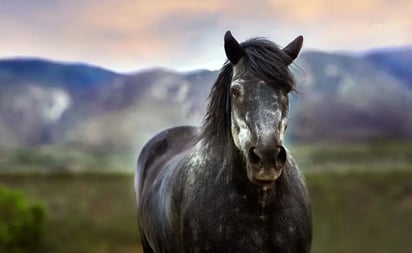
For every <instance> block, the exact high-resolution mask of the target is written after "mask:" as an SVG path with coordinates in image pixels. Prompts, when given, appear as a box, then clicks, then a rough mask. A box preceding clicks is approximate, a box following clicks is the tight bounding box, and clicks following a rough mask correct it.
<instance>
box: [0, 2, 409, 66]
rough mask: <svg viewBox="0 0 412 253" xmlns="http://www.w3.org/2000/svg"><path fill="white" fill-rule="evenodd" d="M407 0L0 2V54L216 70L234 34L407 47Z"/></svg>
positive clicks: (335, 46) (351, 46) (336, 45)
mask: <svg viewBox="0 0 412 253" xmlns="http://www.w3.org/2000/svg"><path fill="white" fill-rule="evenodd" d="M411 11H412V1H411V0H399V1H397V0H345V1H342V0H313V1H304V0H276V1H273V0H261V1H259V0H238V1H235V0H228V1H225V0H208V1H192V0H180V1H177V0H171V1H165V0H149V1H148V0H142V1H141V0H128V1H126V0H65V1H63V0H0V58H11V57H13V58H14V57H41V58H46V59H51V60H57V61H65V62H83V63H89V64H93V65H98V66H101V67H104V68H108V69H111V70H114V71H118V72H130V71H136V70H140V69H145V68H152V67H165V68H169V69H175V70H192V69H219V68H220V67H221V66H222V64H223V62H224V61H225V59H226V57H225V55H224V49H223V35H224V33H225V32H226V31H227V30H231V31H232V34H233V35H234V37H235V38H237V39H238V40H239V41H243V40H245V39H248V38H251V37H257V36H259V37H261V36H262V37H266V38H269V39H271V40H273V41H274V42H276V43H277V44H278V45H279V46H281V47H282V46H285V45H287V44H288V43H289V42H290V41H291V40H293V39H294V38H295V37H296V36H298V35H303V36H304V38H305V42H304V49H305V50H322V51H328V52H335V51H350V52H357V53H359V52H363V51H367V50H371V49H375V48H387V47H397V46H405V45H412V18H411V15H412V14H411V13H412V12H411Z"/></svg>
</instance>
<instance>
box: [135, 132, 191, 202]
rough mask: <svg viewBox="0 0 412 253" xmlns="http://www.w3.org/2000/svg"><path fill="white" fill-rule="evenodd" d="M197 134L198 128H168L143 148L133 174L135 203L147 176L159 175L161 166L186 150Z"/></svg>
mask: <svg viewBox="0 0 412 253" xmlns="http://www.w3.org/2000/svg"><path fill="white" fill-rule="evenodd" d="M198 132H199V130H198V128H197V127H193V126H178V127H174V128H169V129H166V130H164V131H162V132H160V133H158V134H157V135H155V136H154V137H153V138H152V139H150V140H149V141H148V142H147V143H146V144H145V145H144V146H143V148H142V150H141V152H140V154H139V157H138V160H137V168H136V173H135V193H136V198H137V199H136V201H137V203H138V201H139V200H138V197H139V196H140V195H141V193H142V189H143V185H144V181H145V179H146V178H147V176H148V174H157V173H159V171H158V170H160V169H161V168H162V166H161V165H162V164H164V163H166V162H167V161H168V160H170V159H172V158H173V157H174V156H176V155H178V154H179V153H181V152H182V151H184V150H185V149H187V148H188V146H190V145H191V144H192V142H194V140H195V139H196V138H197V135H198ZM151 168H157V169H151ZM138 204H139V203H138Z"/></svg>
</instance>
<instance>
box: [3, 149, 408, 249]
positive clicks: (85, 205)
mask: <svg viewBox="0 0 412 253" xmlns="http://www.w3.org/2000/svg"><path fill="white" fill-rule="evenodd" d="M292 151H293V154H294V155H295V157H297V160H298V161H299V164H300V165H301V167H302V168H303V170H304V172H305V175H306V178H307V183H308V186H309V190H310V195H311V198H312V206H313V222H314V238H313V247H312V252H313V253H326V252H327V253H368V252H374V253H388V252H396V253H409V252H410V250H411V249H412V240H411V239H410V237H411V233H412V144H408V143H406V144H402V145H398V144H391V143H385V144H384V145H380V144H379V143H378V144H373V145H371V144H362V145H351V146H344V147H342V146H340V147H339V146H324V145H318V146H315V145H300V146H296V147H295V148H294V149H292ZM42 152H43V153H41V152H37V153H35V154H34V155H33V154H30V153H28V154H26V153H19V154H17V155H16V156H14V157H13V156H11V158H12V159H10V158H8V159H9V160H5V159H3V165H4V164H8V165H9V166H8V168H9V169H7V170H4V171H5V172H6V173H0V185H5V186H7V187H9V188H13V189H18V190H20V191H22V192H23V193H24V194H25V195H26V196H27V197H28V199H29V200H30V201H36V202H37V201H40V202H42V203H43V205H44V206H45V207H46V211H47V227H46V246H47V247H46V250H47V251H46V252H53V253H83V252H84V253H129V252H134V253H136V252H140V241H139V235H138V229H137V222H136V206H135V200H134V193H133V175H132V173H129V172H123V173H114V172H113V170H111V172H110V173H104V174H103V173H96V172H97V171H98V170H97V169H95V170H92V171H93V172H89V173H85V172H81V173H72V172H73V171H72V170H71V169H69V170H68V171H70V173H69V172H67V171H66V172H63V173H62V172H58V173H48V172H50V169H46V170H44V171H42V170H41V171H40V172H37V173H27V170H26V169H25V168H24V163H30V162H32V161H37V163H35V164H34V165H35V166H42V165H50V164H52V165H53V166H55V165H59V164H60V163H61V161H60V160H59V159H62V158H60V154H59V153H58V152H55V153H50V152H49V151H47V152H45V151H42ZM77 155H78V154H77V153H75V154H70V155H65V156H64V159H63V160H64V161H66V160H67V161H72V163H71V166H74V167H76V166H80V167H84V166H86V163H82V164H80V165H76V166H75V163H74V162H75V161H79V160H76V157H77ZM50 156H51V157H52V158H53V159H52V163H50V161H48V159H49V158H50ZM72 156H73V157H72ZM48 157H49V158H48ZM110 159H111V160H113V161H115V160H116V159H118V158H115V159H112V158H110ZM84 160H85V161H89V159H84ZM9 161H12V162H13V163H12V164H11V163H10V162H9ZM0 162H1V161H0ZM73 164H74V165H73ZM95 164H96V162H93V161H92V162H91V165H95ZM1 165H2V164H1V163H0V172H2V170H1V169H2V166H1ZM10 165H19V166H21V169H19V170H17V172H18V173H11V170H10V168H11V166H10ZM106 166H108V165H107V164H106ZM128 170H129V171H130V169H125V170H123V171H128ZM22 171H25V172H24V173H21V172H22ZM57 171H59V170H57ZM104 171H106V172H107V170H104ZM46 172H47V173H46Z"/></svg>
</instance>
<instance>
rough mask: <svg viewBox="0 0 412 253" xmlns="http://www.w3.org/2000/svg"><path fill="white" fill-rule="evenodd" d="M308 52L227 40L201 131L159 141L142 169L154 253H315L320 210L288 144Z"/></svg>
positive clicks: (143, 157)
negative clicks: (314, 211) (299, 72)
mask: <svg viewBox="0 0 412 253" xmlns="http://www.w3.org/2000/svg"><path fill="white" fill-rule="evenodd" d="M302 44H303V37H302V36H298V37H297V38H296V39H294V40H293V41H292V42H290V43H289V44H288V45H287V46H286V47H284V48H283V49H280V48H279V47H278V46H277V45H276V44H275V43H273V42H271V41H270V40H268V39H265V38H259V37H258V38H252V39H249V40H246V41H245V42H242V43H239V42H238V41H237V40H236V39H235V38H234V37H233V36H232V34H231V32H230V31H227V32H226V34H225V36H224V49H225V53H226V56H227V59H228V60H227V61H226V62H225V63H224V65H223V67H222V69H221V70H220V72H219V74H218V77H217V79H216V81H215V83H214V85H213V87H212V89H211V92H210V94H209V102H208V106H207V112H206V114H205V116H204V119H203V122H202V125H201V126H200V127H194V126H178V127H174V128H171V129H167V130H164V131H163V132H161V133H159V134H157V135H156V136H154V137H153V138H152V139H151V140H150V141H149V142H147V143H146V144H145V146H144V147H143V148H142V150H141V152H140V155H139V157H138V160H137V169H136V173H135V182H134V183H135V193H136V202H137V206H138V224H139V228H140V238H141V243H142V247H143V251H144V252H145V253H163V252H168V253H182V252H183V253H185V252H218V253H219V252H245V253H250V252H274V253H286V252H288V253H308V252H310V248H311V241H312V218H311V205H310V197H309V194H308V190H307V188H306V185H305V179H304V177H303V175H302V173H301V172H300V170H299V169H298V166H297V164H296V162H295V160H294V158H293V157H292V155H291V153H290V151H289V150H288V149H287V148H286V147H285V145H284V144H283V140H284V135H285V131H286V128H287V118H288V111H289V98H288V96H289V93H290V92H291V91H297V88H296V82H295V81H294V77H293V75H292V74H291V72H290V70H289V66H290V64H291V63H292V62H293V61H294V60H295V59H296V58H297V56H298V54H299V52H300V50H301V48H302Z"/></svg>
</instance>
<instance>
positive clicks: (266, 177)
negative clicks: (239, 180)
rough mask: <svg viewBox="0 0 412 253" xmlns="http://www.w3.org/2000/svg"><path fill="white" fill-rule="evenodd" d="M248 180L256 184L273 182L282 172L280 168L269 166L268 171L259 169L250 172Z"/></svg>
mask: <svg viewBox="0 0 412 253" xmlns="http://www.w3.org/2000/svg"><path fill="white" fill-rule="evenodd" d="M251 174H252V175H250V176H249V180H250V181H251V182H252V183H254V184H257V185H268V184H272V183H273V182H275V181H276V180H277V179H278V178H279V177H280V176H281V174H282V169H275V168H271V169H270V170H269V171H267V170H264V169H261V170H260V171H259V172H257V173H251Z"/></svg>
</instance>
